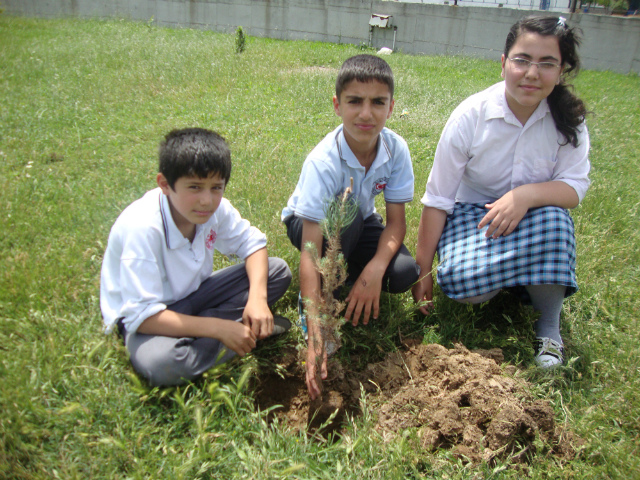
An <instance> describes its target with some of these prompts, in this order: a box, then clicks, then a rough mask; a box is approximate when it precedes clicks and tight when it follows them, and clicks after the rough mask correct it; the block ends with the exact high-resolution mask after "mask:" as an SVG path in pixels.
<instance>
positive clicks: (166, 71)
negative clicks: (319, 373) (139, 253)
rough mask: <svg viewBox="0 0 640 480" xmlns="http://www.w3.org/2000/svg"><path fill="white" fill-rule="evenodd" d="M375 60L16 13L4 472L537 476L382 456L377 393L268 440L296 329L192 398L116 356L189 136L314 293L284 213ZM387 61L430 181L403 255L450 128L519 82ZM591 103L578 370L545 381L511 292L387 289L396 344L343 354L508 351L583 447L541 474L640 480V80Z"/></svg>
mask: <svg viewBox="0 0 640 480" xmlns="http://www.w3.org/2000/svg"><path fill="white" fill-rule="evenodd" d="M359 52H360V50H358V49H357V48H355V47H353V46H348V45H333V44H321V43H310V42H282V41H275V40H269V39H257V38H248V39H247V45H246V51H245V52H244V53H242V54H240V55H238V54H236V53H235V42H234V36H233V35H221V34H215V33H211V32H202V31H192V30H170V29H158V28H154V27H149V26H147V25H145V24H136V23H129V22H124V21H75V20H50V21H44V20H32V19H21V18H11V17H6V16H0V92H1V93H0V232H1V233H0V360H1V361H0V379H1V381H2V387H1V389H0V411H2V415H1V416H0V478H81V479H86V478H134V479H138V478H368V477H371V478H476V479H480V478H482V479H489V478H520V477H521V475H522V474H521V472H518V471H515V470H511V469H504V468H503V467H504V466H503V465H492V466H488V465H481V466H478V467H469V466H464V465H462V464H461V463H460V462H459V461H457V460H455V459H453V458H451V457H450V455H449V454H448V453H447V452H446V451H441V452H437V453H435V454H428V453H426V452H422V451H420V450H419V449H417V448H416V439H415V432H407V433H406V435H405V436H403V437H402V438H400V439H397V440H395V441H392V442H388V443H385V442H383V441H382V439H381V437H380V435H379V434H378V433H377V432H376V431H375V430H374V429H373V426H374V425H375V418H374V416H373V414H372V412H371V410H370V409H369V408H368V406H367V403H366V399H365V402H364V404H363V405H362V410H363V414H362V415H361V416H358V417H356V418H354V419H353V420H352V421H351V422H350V423H349V425H348V426H347V427H346V430H345V432H344V434H343V435H342V436H341V437H340V438H337V439H335V440H336V441H333V442H323V441H319V440H317V439H314V438H312V437H307V436H306V435H304V434H300V433H296V432H293V431H291V430H290V429H289V428H288V427H287V426H286V425H283V424H279V423H274V424H267V423H266V421H265V413H264V412H258V411H256V409H255V407H254V403H253V397H252V395H253V392H252V388H251V386H250V385H251V382H247V378H246V377H243V372H245V373H246V375H249V376H250V377H255V376H257V375H259V372H260V370H261V369H263V370H264V369H265V368H268V365H269V358H271V357H272V356H273V354H274V352H275V351H277V350H278V348H279V347H280V346H282V345H283V344H293V343H294V342H295V340H296V333H295V332H294V333H293V334H291V335H289V336H288V337H286V338H285V339H283V340H280V341H279V342H277V343H276V344H275V345H273V344H272V345H269V346H265V347H262V348H261V349H259V350H258V351H257V352H256V354H255V355H252V356H250V358H247V359H245V360H243V361H242V362H236V363H233V364H231V365H229V366H226V367H223V368H220V369H218V370H215V371H211V372H209V373H208V374H206V375H205V378H204V379H203V380H201V381H199V382H197V383H195V384H193V385H190V386H188V387H185V388H181V389H167V390H153V391H149V389H148V388H147V387H146V386H145V384H144V383H141V382H140V380H138V378H137V377H136V376H135V375H132V373H131V367H130V366H129V364H128V360H127V357H126V351H125V350H124V349H123V348H122V346H121V345H120V343H119V342H118V340H117V339H116V338H115V337H112V336H108V337H105V336H104V335H103V334H102V333H101V318H100V311H99V306H98V288H99V275H100V265H101V260H102V254H103V251H104V247H105V245H106V241H107V236H108V233H109V229H110V227H111V225H112V223H113V222H114V220H115V219H116V217H117V216H118V214H119V213H120V211H121V210H122V209H123V208H124V207H125V206H126V205H127V204H129V203H130V202H131V201H133V200H134V199H136V198H138V197H140V196H141V195H142V194H143V193H144V192H145V191H146V190H148V189H150V188H153V186H154V178H155V173H156V151H157V145H158V143H159V141H160V139H161V138H162V136H163V135H164V134H165V133H167V132H168V131H169V130H171V129H173V128H178V127H186V126H202V127H207V128H212V129H214V130H216V131H218V132H219V133H221V134H222V135H223V136H224V137H226V138H227V140H228V142H229V144H230V147H231V150H232V156H233V162H234V170H233V173H232V177H231V183H230V185H229V189H228V194H227V196H228V197H229V199H230V200H231V201H232V203H233V204H234V205H235V206H236V207H237V208H238V209H239V210H240V212H241V213H242V214H243V216H245V217H246V218H248V219H250V220H251V222H252V223H254V224H255V225H257V226H258V227H259V228H260V229H262V230H263V231H264V232H266V233H267V235H268V238H269V249H270V253H271V254H272V255H276V256H280V257H282V258H284V259H285V260H287V261H288V262H289V264H290V265H291V266H292V269H293V270H294V278H295V274H296V273H297V258H298V253H297V252H296V251H295V250H294V248H293V247H291V245H290V243H289V241H288V240H287V237H286V234H285V230H284V227H283V226H282V225H281V223H280V221H279V213H280V211H281V209H282V207H283V206H284V205H285V203H286V200H287V198H288V196H289V194H290V193H291V192H292V191H293V188H294V186H295V183H296V181H297V177H298V174H299V171H300V166H301V164H302V162H303V160H304V158H305V155H306V154H307V153H308V152H309V151H310V150H311V149H312V148H313V147H314V146H315V145H316V144H317V143H318V141H319V140H320V139H321V138H322V137H323V136H324V135H325V134H326V133H327V132H328V131H330V130H331V129H333V128H334V127H335V126H337V125H338V124H339V119H338V118H337V117H336V116H335V115H334V113H333V111H332V107H331V96H332V90H333V83H334V81H335V74H336V72H337V69H338V68H339V66H340V65H341V63H342V62H343V61H344V60H345V59H346V58H348V57H349V56H351V55H354V54H356V53H359ZM388 60H389V63H390V64H391V66H392V68H393V70H394V73H395V76H396V82H397V89H396V107H395V108H396V114H395V115H394V116H393V117H392V119H391V120H390V121H389V122H388V126H389V127H390V128H392V129H394V130H395V131H397V132H398V133H399V134H401V135H402V136H403V137H404V138H405V139H406V140H407V142H408V144H409V147H410V150H411V153H412V158H413V161H414V170H415V174H416V199H415V200H414V201H413V202H412V203H411V204H409V205H408V206H407V221H408V234H407V239H406V243H407V245H408V246H409V248H410V250H412V251H413V252H415V242H416V236H417V227H418V221H419V216H420V212H421V208H422V207H421V204H420V202H419V197H420V196H421V195H422V193H423V189H424V184H425V183H426V179H427V176H428V173H429V169H430V167H431V162H432V158H433V154H434V151H435V147H436V144H437V141H438V138H439V135H440V132H441V130H442V127H443V126H444V123H445V121H446V119H447V117H448V115H449V114H450V112H451V111H452V110H453V108H455V106H456V105H457V104H458V103H459V102H460V101H461V100H463V99H464V98H465V97H467V96H468V95H470V94H472V93H474V92H477V91H479V90H481V89H483V88H485V87H487V86H489V85H491V84H493V83H495V82H496V81H499V80H500V78H499V72H500V69H499V64H498V63H497V61H496V62H491V61H485V60H474V59H468V58H462V57H414V56H408V55H402V54H396V55H393V56H391V57H388ZM576 89H577V91H578V93H579V94H580V95H581V97H582V98H583V99H584V100H585V101H586V102H587V104H588V106H589V108H590V109H591V110H593V112H594V115H593V116H591V117H590V118H589V121H588V124H589V128H590V132H591V141H592V151H591V160H592V164H593V171H592V175H591V178H592V182H593V183H592V187H591V189H590V191H589V193H588V194H587V198H586V199H585V201H584V202H583V204H582V205H581V206H580V207H579V208H577V209H576V210H575V211H574V212H573V217H574V220H575V223H576V231H577V239H578V277H579V281H580V286H581V289H580V291H579V292H578V293H577V294H576V295H574V296H573V297H571V299H570V300H569V301H567V302H566V303H565V310H564V316H563V335H564V338H565V341H566V343H567V345H568V347H569V348H568V354H569V356H570V357H574V358H573V359H572V361H571V362H570V366H569V367H566V368H564V369H562V370H560V371H558V372H556V373H553V374H549V373H540V372H537V371H536V370H535V369H533V368H531V360H532V350H531V346H530V342H531V339H532V336H533V333H532V329H531V323H532V321H533V315H532V312H531V311H530V310H528V309H526V308H524V307H522V306H521V305H520V304H519V303H518V302H516V301H514V300H513V299H512V298H510V297H509V296H507V295H502V296H500V297H499V298H497V299H495V301H493V302H490V303H488V304H487V305H484V306H479V307H467V306H464V305H458V304H456V303H455V302H452V301H450V300H448V299H446V298H444V297H443V295H442V294H441V293H440V292H437V297H436V308H435V313H434V314H433V315H431V316H430V317H429V318H426V319H425V318H422V317H415V316H414V307H413V304H412V302H411V301H410V298H409V296H408V295H404V296H396V297H389V296H384V297H383V314H382V316H381V319H382V320H381V322H380V324H381V325H380V326H379V328H356V329H353V328H351V327H345V330H344V338H345V348H344V349H343V350H342V351H341V359H342V360H343V361H344V362H347V363H348V362H351V361H352V356H353V354H354V353H359V354H360V355H359V357H358V362H360V363H353V364H352V367H353V368H358V367H360V366H362V363H363V362H364V363H366V362H367V361H375V360H378V359H380V358H381V357H382V355H384V352H386V351H391V350H393V349H395V348H397V347H398V345H399V334H398V332H399V330H400V331H401V332H402V334H403V335H413V336H418V337H423V338H424V339H425V341H429V342H432V341H437V342H440V343H442V344H444V345H446V346H450V345H451V344H452V343H453V342H455V341H462V342H463V343H464V344H465V345H466V346H467V347H470V348H473V347H485V348H486V347H493V346H500V347H502V348H503V349H504V351H505V356H506V360H507V361H508V362H511V363H516V364H520V365H521V366H522V367H523V368H525V372H524V375H525V376H526V377H527V378H529V379H530V380H531V381H532V382H533V385H534V386H533V387H532V392H531V393H532V395H534V396H537V397H542V398H548V399H549V400H550V401H551V403H552V404H553V406H554V408H555V411H556V414H557V419H558V420H559V421H560V422H566V423H567V424H568V425H569V426H570V427H571V428H572V429H573V430H574V431H575V432H576V433H577V434H578V435H579V436H580V437H582V438H583V439H584V440H585V442H586V443H585V445H584V447H583V449H582V450H581V452H580V454H579V456H578V457H577V458H576V459H575V460H573V461H571V462H568V463H565V464H560V463H559V462H557V461H556V460H554V459H553V458H547V457H541V458H538V459H536V461H535V462H534V463H533V465H532V466H531V468H530V470H529V475H530V476H531V477H532V478H589V479H591V478H603V479H604V478H623V479H629V478H640V474H638V472H640V451H639V449H640V436H639V433H638V432H639V431H640V400H638V395H637V392H638V391H639V390H640V360H639V359H640V355H639V351H640V349H639V346H640V339H639V333H638V315H639V313H640V312H639V306H640V302H639V300H638V296H637V294H636V288H637V285H638V279H639V278H640V275H639V273H640V271H639V270H640V267H639V265H640V241H639V238H638V236H639V233H638V232H640V222H639V220H640V218H639V213H638V208H639V206H640V194H639V193H638V192H639V190H640V180H639V175H638V166H639V162H638V157H637V152H638V151H640V131H639V130H638V125H639V124H640V79H639V78H638V76H637V75H629V76H624V75H618V74H614V73H609V72H591V71H585V72H583V73H582V74H581V75H580V77H578V79H577V80H576ZM404 109H406V110H408V112H409V114H408V115H406V116H404V117H403V118H400V117H399V113H400V112H402V111H403V110H404ZM379 209H381V210H384V208H383V205H379ZM296 297H297V280H294V285H292V288H291V290H290V292H289V293H288V294H287V295H286V296H285V298H283V300H281V301H280V302H279V304H278V311H279V312H280V313H283V314H286V315H288V316H289V317H290V318H292V319H293V318H294V316H295V312H294V311H295V298H296ZM378 346H380V347H382V350H383V351H381V350H380V348H378ZM353 358H355V357H353ZM633 472H636V473H633Z"/></svg>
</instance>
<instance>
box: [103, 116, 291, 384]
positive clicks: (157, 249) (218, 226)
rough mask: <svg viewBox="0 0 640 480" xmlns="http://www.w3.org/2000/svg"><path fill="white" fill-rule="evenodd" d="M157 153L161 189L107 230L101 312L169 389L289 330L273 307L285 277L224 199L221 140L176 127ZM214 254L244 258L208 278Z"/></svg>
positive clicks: (227, 162)
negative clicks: (240, 262)
mask: <svg viewBox="0 0 640 480" xmlns="http://www.w3.org/2000/svg"><path fill="white" fill-rule="evenodd" d="M159 156H160V162H159V163H160V168H159V173H158V175H157V183H158V187H159V188H156V189H154V190H151V191H149V192H147V193H146V194H145V195H144V196H143V197H142V198H140V199H139V200H136V201H135V202H133V203H132V204H131V205H129V206H128V207H127V208H126V209H125V210H124V211H123V212H122V214H120V216H119V217H118V219H117V220H116V222H115V224H114V225H113V228H112V229H111V233H110V235H109V243H108V245H107V249H106V251H105V255H104V260H103V263H102V277H101V285H100V307H101V309H102V315H103V319H104V323H105V326H106V328H105V331H106V332H107V333H108V332H111V331H112V330H113V329H114V327H117V328H118V331H119V332H120V334H121V335H122V336H123V339H124V342H125V345H126V347H127V349H128V351H129V354H130V359H131V363H132V365H133V367H134V368H135V370H136V371H137V372H138V373H139V374H141V375H142V376H144V377H145V378H147V379H148V380H149V382H150V383H151V385H153V386H167V385H179V384H182V383H184V382H185V381H188V380H192V379H194V378H196V377H198V376H199V375H200V374H202V373H203V372H205V371H206V370H208V369H209V368H211V367H212V366H214V365H215V364H217V363H222V362H224V361H227V360H228V359H230V358H231V357H233V356H234V355H235V354H238V355H240V356H244V355H245V354H246V353H248V352H249V351H251V350H252V349H253V348H254V347H255V345H256V340H259V339H263V338H266V337H268V336H270V335H272V334H277V333H282V332H284V331H286V330H288V329H289V327H290V323H289V321H288V320H287V319H285V318H282V317H278V316H276V317H274V316H273V314H272V313H271V310H270V306H271V305H273V304H274V303H275V302H276V301H277V300H278V299H279V298H280V297H281V296H282V295H283V294H284V292H285V291H286V290H287V288H288V286H289V283H290V281H291V272H290V271H289V267H288V266H287V264H286V262H284V261H283V260H281V259H279V258H268V257H267V249H266V237H265V236H264V234H262V233H261V232H260V231H259V230H258V229H257V228H255V227H252V226H251V225H250V224H249V222H248V221H247V220H244V219H242V217H240V214H239V213H238V211H237V210H236V209H235V208H233V206H232V205H231V204H230V203H229V201H228V200H226V199H225V198H223V194H224V191H225V187H226V185H227V183H228V181H229V177H230V175H231V153H230V151H229V148H228V146H227V144H226V143H225V141H224V139H223V138H222V137H221V136H219V135H218V134H217V133H215V132H211V131H209V130H204V129H199V128H191V129H184V130H174V131H172V132H170V133H169V134H168V135H167V136H166V137H165V140H164V141H163V142H162V143H161V144H160V155H159ZM214 250H218V251H219V252H221V253H223V254H227V255H228V254H235V255H237V256H239V257H241V258H243V259H244V260H245V261H244V263H242V264H238V265H234V266H231V267H228V268H224V269H222V270H219V271H216V272H213V273H212V270H213V252H214ZM225 347H226V348H225ZM225 350H226V351H225Z"/></svg>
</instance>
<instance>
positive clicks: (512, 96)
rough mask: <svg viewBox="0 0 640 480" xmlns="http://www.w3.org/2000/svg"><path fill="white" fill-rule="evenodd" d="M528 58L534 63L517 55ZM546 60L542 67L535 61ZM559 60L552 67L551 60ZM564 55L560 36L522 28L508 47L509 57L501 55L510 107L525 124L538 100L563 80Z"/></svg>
mask: <svg viewBox="0 0 640 480" xmlns="http://www.w3.org/2000/svg"><path fill="white" fill-rule="evenodd" d="M516 58H518V59H525V60H529V61H530V62H533V63H532V64H531V65H528V66H526V65H525V66H522V65H518V63H523V62H517V61H513V60H514V59H516ZM540 62H543V63H544V64H547V65H543V67H546V68H541V67H539V66H538V65H534V63H540ZM524 63H526V62H524ZM551 63H553V64H556V65H558V66H557V67H551V68H549V67H550V65H548V64H551ZM561 63H562V57H561V55H560V46H559V45H558V39H557V38H556V37H555V36H553V35H548V36H542V35H540V34H538V33H533V32H526V31H525V32H522V33H521V34H520V36H518V38H517V39H516V41H515V43H514V44H513V46H512V47H511V50H509V55H508V57H505V56H504V55H502V77H503V78H504V79H505V84H506V97H507V104H508V105H509V108H510V109H511V111H512V112H513V113H514V115H515V116H516V118H517V119H518V120H520V122H521V123H522V124H523V125H524V124H525V123H526V122H527V120H528V119H529V117H530V116H531V114H532V113H533V112H534V111H535V110H536V108H537V107H538V104H539V103H540V102H541V101H542V100H543V99H545V98H547V97H548V96H549V94H550V93H551V92H552V91H553V88H554V87H555V86H556V85H557V84H558V83H560V75H562V66H561Z"/></svg>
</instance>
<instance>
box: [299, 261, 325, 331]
mask: <svg viewBox="0 0 640 480" xmlns="http://www.w3.org/2000/svg"><path fill="white" fill-rule="evenodd" d="M320 290H321V283H320V274H319V273H318V271H317V270H316V268H315V265H314V263H313V258H312V257H311V254H310V253H309V252H307V251H306V250H302V252H301V253H300V294H301V295H302V298H303V300H304V301H305V304H304V305H305V308H306V310H307V327H308V328H311V326H313V325H314V323H315V322H314V320H315V318H316V316H317V310H316V308H315V306H316V305H317V304H318V301H319V297H320V294H321V291H320Z"/></svg>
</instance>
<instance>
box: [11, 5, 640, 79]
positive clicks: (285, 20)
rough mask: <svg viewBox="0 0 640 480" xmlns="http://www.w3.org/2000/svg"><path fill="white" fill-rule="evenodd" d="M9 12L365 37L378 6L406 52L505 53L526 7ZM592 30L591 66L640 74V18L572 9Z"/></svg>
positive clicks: (353, 39)
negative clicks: (511, 30) (509, 35)
mask: <svg viewBox="0 0 640 480" xmlns="http://www.w3.org/2000/svg"><path fill="white" fill-rule="evenodd" d="M0 3H1V4H2V5H3V6H4V7H5V8H6V13H9V14H12V15H26V16H38V17H60V16H75V17H80V18H91V17H121V18H129V19H132V20H141V21H149V20H150V19H152V18H153V21H154V22H155V23H157V25H160V26H169V27H191V28H201V29H210V30H215V31H218V32H227V33H232V32H233V31H234V30H235V29H236V27H237V26H238V25H242V26H243V27H244V28H245V29H246V30H247V32H248V34H249V35H252V36H261V37H270V38H278V39H283V40H299V39H304V40H315V41H321V42H335V43H354V44H360V43H362V42H368V41H369V19H370V17H371V14H372V13H379V14H386V15H393V24H394V25H395V26H397V32H396V40H395V46H396V50H397V49H402V51H404V52H405V53H413V54H427V55H473V56H478V57H482V58H490V59H498V58H499V57H500V53H501V50H502V47H503V42H504V38H505V37H506V34H507V32H508V30H509V28H510V26H511V25H512V24H513V23H514V22H516V21H517V20H518V19H519V18H520V17H521V16H523V15H526V14H528V13H529V12H525V11H522V10H515V9H508V8H495V9H494V8H479V7H478V8H475V7H462V8H461V7H452V6H448V5H433V4H419V3H401V2H382V1H375V0H0ZM565 16H566V17H567V18H568V20H569V21H570V22H571V23H573V24H577V25H579V26H580V27H581V28H582V30H583V32H584V42H583V45H582V48H581V49H580V54H581V58H582V60H583V64H584V67H585V68H587V69H593V70H612V71H616V72H620V73H629V72H630V71H635V72H638V73H640V19H639V18H626V17H610V16H596V15H585V14H572V15H571V14H567V15H565ZM393 33H394V32H393V29H387V30H381V29H378V28H375V29H374V32H373V39H372V40H373V42H372V43H373V46H374V47H382V46H387V47H391V46H392V44H393Z"/></svg>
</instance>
